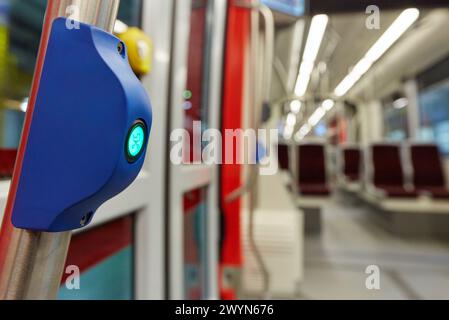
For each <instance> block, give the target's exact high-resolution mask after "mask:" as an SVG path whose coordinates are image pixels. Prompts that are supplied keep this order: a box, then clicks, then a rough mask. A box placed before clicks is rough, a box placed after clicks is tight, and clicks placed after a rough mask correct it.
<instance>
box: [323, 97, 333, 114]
mask: <svg viewBox="0 0 449 320" xmlns="http://www.w3.org/2000/svg"><path fill="white" fill-rule="evenodd" d="M334 106H335V102H334V100H331V99H326V100H324V101H323V104H322V107H323V108H324V110H325V111H326V112H327V111H329V110H330V109H332V108H333V107H334Z"/></svg>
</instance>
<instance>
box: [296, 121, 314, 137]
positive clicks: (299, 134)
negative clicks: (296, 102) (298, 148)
mask: <svg viewBox="0 0 449 320" xmlns="http://www.w3.org/2000/svg"><path fill="white" fill-rule="evenodd" d="M310 130H312V127H311V126H310V125H309V124H308V123H306V124H304V125H303V126H302V127H301V128H300V129H299V131H298V132H297V133H296V134H295V140H297V141H299V140H301V139H303V138H304V137H305V136H306V135H308V134H309V132H310Z"/></svg>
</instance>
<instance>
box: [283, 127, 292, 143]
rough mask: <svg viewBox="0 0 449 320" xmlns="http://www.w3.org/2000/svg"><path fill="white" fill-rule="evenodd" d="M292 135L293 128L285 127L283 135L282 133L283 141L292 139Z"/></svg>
mask: <svg viewBox="0 0 449 320" xmlns="http://www.w3.org/2000/svg"><path fill="white" fill-rule="evenodd" d="M292 135H293V127H291V126H286V127H285V128H284V133H283V137H284V139H285V140H288V139H290V138H291V137H292Z"/></svg>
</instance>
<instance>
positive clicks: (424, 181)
mask: <svg viewBox="0 0 449 320" xmlns="http://www.w3.org/2000/svg"><path fill="white" fill-rule="evenodd" d="M413 149H414V148H413V147H411V148H403V147H402V146H401V145H400V144H392V143H376V144H373V145H371V146H370V147H369V148H368V151H367V156H366V164H365V165H366V168H367V175H366V179H367V181H366V190H365V191H364V192H363V194H362V196H363V198H364V199H365V200H366V201H368V202H370V203H372V204H373V205H374V206H376V207H379V208H381V209H382V210H386V211H388V212H400V213H421V214H449V201H447V199H449V198H446V197H447V196H448V191H447V190H446V188H445V186H444V179H442V175H443V170H442V167H441V163H440V165H439V166H438V165H436V164H437V162H436V159H439V156H438V153H437V152H436V151H435V149H434V151H430V149H424V148H418V149H414V150H413ZM412 150H413V151H412ZM403 151H406V152H407V151H410V156H409V157H403ZM432 153H433V155H432ZM407 154H408V152H407ZM404 155H405V152H404ZM432 158H433V160H432ZM409 160H410V161H409ZM413 169H415V170H416V172H415V175H413ZM434 170H435V171H434ZM412 176H414V177H412Z"/></svg>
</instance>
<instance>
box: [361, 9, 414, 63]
mask: <svg viewBox="0 0 449 320" xmlns="http://www.w3.org/2000/svg"><path fill="white" fill-rule="evenodd" d="M418 17H419V10H418V9H416V8H410V9H406V10H404V11H402V13H401V14H400V15H399V17H397V18H396V20H395V21H394V22H393V23H392V24H391V26H390V27H389V28H388V29H387V31H385V32H384V34H383V35H382V36H381V37H380V38H379V40H377V42H376V43H375V44H374V45H373V46H372V47H371V49H369V51H368V52H367V53H366V58H367V59H369V60H371V61H376V60H378V59H379V58H380V57H381V56H382V55H383V54H384V53H385V52H386V51H387V50H388V49H389V48H390V47H391V46H392V45H393V43H395V42H396V41H397V40H398V39H399V38H400V37H401V36H402V34H403V33H404V32H405V31H406V30H407V29H408V28H409V27H410V26H411V25H412V24H413V23H414V22H415V21H416V19H418Z"/></svg>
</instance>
